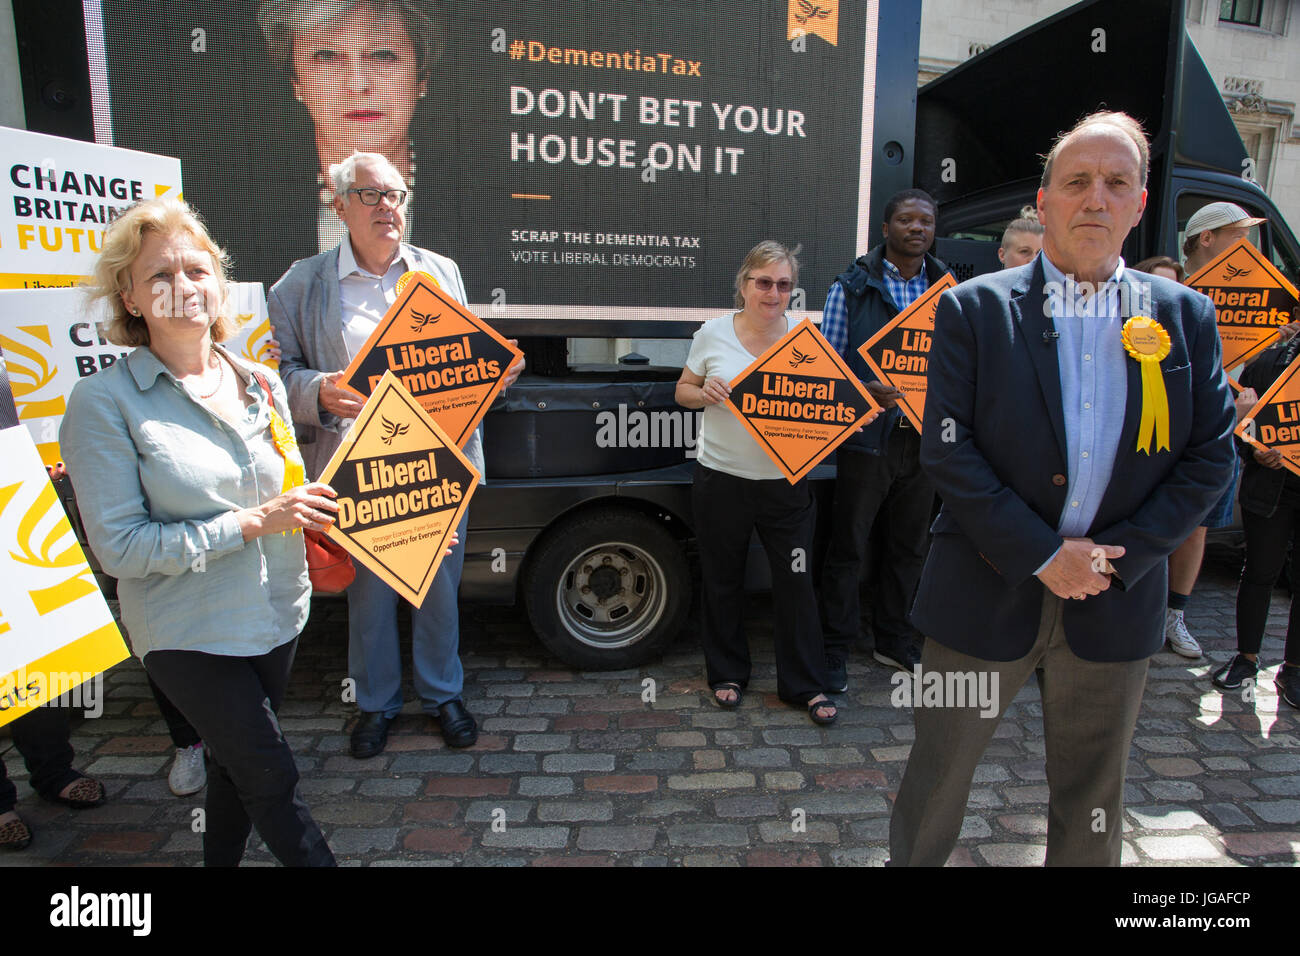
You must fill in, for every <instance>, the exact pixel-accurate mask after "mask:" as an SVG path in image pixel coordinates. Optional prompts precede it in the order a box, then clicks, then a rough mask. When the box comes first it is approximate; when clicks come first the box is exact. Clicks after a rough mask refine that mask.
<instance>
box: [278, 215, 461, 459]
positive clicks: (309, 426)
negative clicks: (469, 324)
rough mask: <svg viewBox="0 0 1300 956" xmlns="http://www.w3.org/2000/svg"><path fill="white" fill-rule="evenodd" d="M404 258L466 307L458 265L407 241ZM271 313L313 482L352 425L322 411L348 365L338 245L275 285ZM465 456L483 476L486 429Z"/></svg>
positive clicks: (301, 263) (282, 373)
mask: <svg viewBox="0 0 1300 956" xmlns="http://www.w3.org/2000/svg"><path fill="white" fill-rule="evenodd" d="M345 241H346V240H345ZM401 254H402V256H403V257H405V259H406V261H407V262H409V263H413V264H414V266H413V267H414V269H415V270H416V271H421V272H428V273H430V274H431V275H432V276H434V277H435V278H436V279H437V280H438V282H439V283H440V284H441V285H442V287H443V289H445V290H446V291H447V292H449V293H450V294H451V295H452V296H453V297H454V298H455V299H456V301H458V302H460V303H461V304H462V305H463V304H465V283H464V282H463V281H462V279H461V277H460V268H459V267H458V266H457V265H456V263H455V262H453V261H452V260H451V259H448V258H447V257H446V256H440V255H438V254H437V253H434V252H429V251H427V250H425V249H418V248H416V247H415V246H409V245H407V244H406V243H402V250H401ZM267 311H268V312H269V314H270V317H271V325H272V327H273V328H274V330H275V337H276V339H278V340H279V342H280V379H281V380H282V381H283V382H284V387H285V390H286V391H287V392H288V393H289V410H290V412H292V413H293V422H294V425H295V427H296V429H297V432H298V445H299V448H300V449H301V450H302V458H303V461H304V462H305V463H306V466H307V476H308V477H309V478H310V479H312V480H315V479H316V478H318V477H319V476H320V473H321V471H322V470H323V469H324V468H325V466H326V465H327V464H328V463H329V460H330V457H331V456H332V455H333V454H334V451H335V449H337V448H338V446H339V443H340V441H342V438H343V433H344V432H345V431H346V429H347V427H348V426H349V425H350V421H348V420H344V419H340V418H339V417H338V416H337V415H333V414H331V413H330V412H327V411H325V410H324V409H323V408H321V407H320V383H321V381H322V380H323V379H324V378H325V377H326V376H327V375H330V374H332V373H334V372H337V371H338V370H339V369H342V368H346V367H347V364H348V352H347V346H346V345H344V341H343V311H342V307H341V305H340V299H339V250H338V247H337V246H335V247H334V248H333V249H331V250H330V251H329V252H322V253H321V254H320V255H316V256H312V257H311V258H310V259H299V260H298V261H297V262H295V263H294V264H293V265H292V266H290V267H289V271H288V272H286V273H285V274H284V275H283V276H281V277H280V281H279V282H277V283H276V284H275V285H273V286H271V292H270V294H269V295H268V296H267ZM464 452H465V457H466V458H468V459H469V460H470V461H471V462H473V464H474V467H475V468H477V469H478V470H479V474H483V429H482V426H480V427H479V428H477V429H475V431H474V434H473V435H471V436H470V439H469V441H468V442H467V443H466V445H465V448H464ZM484 477H486V475H485V476H484Z"/></svg>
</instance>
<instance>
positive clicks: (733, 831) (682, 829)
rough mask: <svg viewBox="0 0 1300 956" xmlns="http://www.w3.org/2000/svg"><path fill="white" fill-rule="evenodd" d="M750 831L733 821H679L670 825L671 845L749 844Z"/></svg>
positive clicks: (669, 841)
mask: <svg viewBox="0 0 1300 956" xmlns="http://www.w3.org/2000/svg"><path fill="white" fill-rule="evenodd" d="M749 842H750V841H749V832H748V830H746V828H745V827H743V826H740V825H738V824H731V823H678V824H674V825H673V826H670V827H668V843H669V845H670V846H692V847H693V846H748V845H749Z"/></svg>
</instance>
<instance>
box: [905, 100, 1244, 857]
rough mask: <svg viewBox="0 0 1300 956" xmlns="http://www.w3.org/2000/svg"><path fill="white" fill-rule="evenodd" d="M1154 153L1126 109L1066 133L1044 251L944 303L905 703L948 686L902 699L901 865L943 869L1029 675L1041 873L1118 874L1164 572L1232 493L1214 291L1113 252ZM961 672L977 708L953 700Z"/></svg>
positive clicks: (1049, 166) (1045, 198)
mask: <svg viewBox="0 0 1300 956" xmlns="http://www.w3.org/2000/svg"><path fill="white" fill-rule="evenodd" d="M1147 161H1148V147H1147V141H1146V137H1145V134H1144V133H1143V132H1142V130H1141V127H1140V126H1139V125H1138V124H1137V123H1136V122H1135V121H1134V120H1132V119H1131V118H1130V117H1128V116H1126V115H1124V114H1122V113H1097V114H1093V115H1092V116H1089V117H1086V118H1085V119H1083V120H1081V121H1080V123H1079V124H1078V125H1077V126H1076V127H1075V128H1074V129H1073V130H1071V131H1070V132H1069V133H1066V134H1064V135H1063V136H1062V137H1060V138H1059V139H1058V140H1057V142H1056V144H1055V145H1054V146H1053V148H1052V151H1051V152H1050V153H1049V155H1048V157H1047V160H1046V162H1045V164H1044V170H1043V178H1042V186H1041V188H1040V189H1039V192H1038V211H1039V218H1040V219H1041V221H1042V223H1043V225H1044V228H1045V234H1044V241H1043V251H1042V253H1041V255H1039V256H1038V257H1037V258H1035V260H1034V261H1033V262H1032V263H1030V264H1029V265H1027V266H1022V267H1020V268H1018V269H1010V270H1006V271H1004V272H998V273H992V274H989V275H985V276H980V277H978V278H976V279H972V280H970V281H968V282H964V283H962V284H961V285H959V286H957V287H956V288H955V289H952V290H950V291H949V292H947V293H945V294H944V296H943V299H942V301H941V302H940V305H939V308H938V312H937V314H936V317H935V332H934V345H933V348H932V350H931V352H930V364H929V390H928V394H927V397H926V406H925V422H924V425H925V427H924V430H923V434H922V446H921V464H922V466H923V467H924V468H925V470H926V471H927V473H928V474H929V475H930V477H931V479H932V480H933V481H934V484H935V487H936V489H937V491H938V493H939V496H940V497H941V498H942V500H943V509H942V511H941V512H940V514H939V516H938V518H937V519H936V520H935V522H934V526H933V528H932V531H933V533H934V539H933V543H932V546H931V549H930V553H929V556H928V558H927V561H926V565H925V570H924V572H923V574H922V578H921V583H920V586H919V588H918V592H917V597H916V602H915V606H914V607H913V611H912V621H913V623H914V624H915V625H916V627H917V628H918V629H919V630H920V632H921V633H922V634H924V635H925V636H926V643H925V648H924V651H923V654H922V662H921V674H920V675H917V681H916V682H917V685H918V690H919V689H920V685H922V684H926V683H933V678H932V679H931V680H930V681H928V682H927V681H926V678H925V674H926V673H927V672H938V674H941V675H942V676H943V678H944V680H943V683H942V684H941V685H939V686H941V687H943V688H946V689H947V693H946V694H945V693H943V692H941V693H939V694H938V696H937V697H936V696H932V695H924V700H925V703H924V704H922V703H921V699H922V697H923V695H921V694H917V695H914V697H915V698H916V703H915V710H914V715H915V721H916V737H915V742H914V744H913V746H912V750H911V754H910V756H909V759H908V765H907V769H906V771H905V773H904V777H903V782H902V785H901V787H900V789H899V794H898V799H897V802H896V803H895V807H894V813H893V818H892V820H891V823H890V849H891V862H892V863H893V864H894V865H913V866H924V865H932V866H941V865H943V863H944V862H945V861H946V860H947V858H948V854H949V853H950V851H951V850H952V847H953V845H954V843H955V842H956V839H957V835H958V833H959V831H960V829H961V823H962V817H963V815H964V813H965V807H966V801H967V798H968V796H969V793H970V784H971V779H972V776H973V773H974V770H975V767H976V765H977V764H978V763H979V761H980V758H981V756H982V755H983V753H984V750H985V748H986V747H987V745H988V742H989V740H990V739H991V738H992V736H993V732H994V730H995V729H996V727H997V723H998V720H1000V718H1001V715H1002V713H1003V712H1004V711H1005V709H1006V707H1007V705H1008V704H1009V703H1010V702H1011V700H1012V699H1013V698H1014V697H1015V696H1016V693H1017V691H1018V690H1019V689H1020V687H1021V686H1022V685H1023V684H1024V683H1025V681H1027V680H1028V679H1029V676H1030V675H1031V674H1032V673H1034V672H1037V673H1038V679H1039V687H1040V690H1041V693H1042V700H1043V724H1044V735H1045V738H1046V745H1047V780H1048V787H1049V791H1050V796H1049V805H1048V830H1047V856H1046V860H1047V863H1048V864H1049V865H1051V864H1066V865H1118V863H1119V861H1120V852H1121V846H1122V844H1121V840H1120V834H1121V831H1122V826H1123V824H1122V820H1121V814H1122V812H1123V805H1122V793H1123V787H1124V772H1125V766H1126V761H1127V758H1128V751H1129V744H1130V742H1131V739H1132V736H1133V728H1134V725H1135V723H1136V720H1137V714H1138V709H1139V706H1140V704H1141V699H1142V690H1143V687H1144V685H1145V682H1146V668H1147V659H1148V658H1149V657H1150V656H1151V655H1152V654H1154V653H1155V652H1156V651H1158V650H1159V649H1160V647H1161V644H1162V641H1163V636H1164V607H1165V599H1166V588H1167V583H1166V578H1167V575H1166V558H1167V557H1168V555H1169V553H1170V552H1171V551H1173V550H1174V548H1176V547H1177V546H1178V544H1179V543H1180V542H1181V541H1183V540H1184V538H1185V537H1186V536H1187V534H1188V533H1190V531H1191V530H1192V529H1193V528H1195V527H1196V526H1197V525H1198V524H1199V523H1200V522H1201V520H1202V519H1203V518H1204V517H1205V515H1206V514H1207V513H1208V511H1209V509H1210V507H1211V506H1212V505H1213V504H1214V503H1215V501H1216V500H1217V499H1218V497H1219V496H1220V495H1222V493H1223V491H1224V489H1225V488H1226V487H1227V484H1228V481H1229V479H1230V477H1231V474H1232V458H1233V455H1234V450H1233V445H1232V438H1231V434H1232V428H1233V426H1234V424H1235V421H1236V419H1235V415H1234V411H1233V404H1232V396H1231V392H1230V391H1229V387H1228V384H1227V377H1226V375H1225V374H1224V372H1223V369H1222V358H1221V348H1220V344H1219V337H1218V333H1217V330H1216V329H1215V315H1214V307H1213V305H1212V304H1211V302H1210V300H1209V299H1208V298H1206V297H1205V296H1203V295H1201V294H1200V293H1197V292H1193V291H1191V290H1189V289H1187V288H1185V287H1183V286H1181V285H1179V284H1178V283H1175V282H1172V281H1169V280H1165V279H1161V278H1158V277H1152V276H1147V275H1143V274H1140V273H1130V272H1128V271H1127V270H1126V269H1125V268H1124V265H1123V260H1122V259H1121V258H1120V249H1121V247H1122V245H1123V242H1124V238H1125V237H1126V236H1127V235H1128V233H1129V231H1130V230H1131V229H1132V228H1133V227H1134V226H1135V225H1136V224H1137V222H1138V220H1139V219H1140V218H1141V215H1142V211H1143V209H1144V208H1145V205H1146V189H1145V184H1146V172H1147ZM1137 317H1145V318H1144V319H1143V318H1137ZM1148 320H1154V322H1155V323H1157V324H1158V326H1159V329H1160V330H1163V332H1160V331H1151V330H1150V325H1149V322H1148ZM1126 323H1127V324H1126ZM1142 326H1147V331H1145V332H1143V331H1142V328H1141V327H1142ZM1165 337H1167V350H1166V339H1165ZM1144 369H1145V371H1144ZM1144 377H1146V379H1147V382H1148V385H1147V387H1146V389H1145V390H1144V384H1143V383H1144ZM1157 384H1159V385H1162V386H1163V389H1161V388H1156V387H1154V386H1156V385H1157ZM1165 409H1167V414H1165V413H1164V412H1165ZM1144 419H1145V420H1144ZM1164 421H1167V427H1162V425H1163V422H1164ZM963 679H964V680H965V683H964V684H963ZM978 682H982V683H979V686H982V687H988V686H991V687H992V688H993V691H994V694H993V696H994V697H995V698H996V700H995V703H994V705H993V706H992V707H988V706H982V705H981V704H980V703H979V702H976V701H973V700H962V699H961V697H962V695H960V694H954V693H953V689H954V688H961V687H963V686H975V683H978ZM981 696H983V695H981ZM963 705H969V706H963ZM995 711H996V713H994V712H995Z"/></svg>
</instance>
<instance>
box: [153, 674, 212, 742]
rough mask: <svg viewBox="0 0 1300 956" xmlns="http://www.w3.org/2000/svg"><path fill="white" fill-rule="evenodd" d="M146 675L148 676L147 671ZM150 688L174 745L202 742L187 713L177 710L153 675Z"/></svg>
mask: <svg viewBox="0 0 1300 956" xmlns="http://www.w3.org/2000/svg"><path fill="white" fill-rule="evenodd" d="M145 676H146V677H147V676H148V672H146V674H145ZM149 689H150V690H151V691H153V699H154V703H156V704H157V705H158V712H159V713H160V714H162V719H163V720H164V721H165V722H166V724H167V733H168V734H169V735H170V736H171V738H172V745H173V746H175V747H193V746H194V745H195V744H197V743H200V742H201V738H200V737H199V732H198V731H197V730H195V729H194V728H193V727H191V726H190V722H189V721H188V720H186V719H185V715H184V714H182V713H181V712H180V711H179V710H177V708H176V705H175V704H173V703H172V702H171V701H170V700H169V699H168V698H167V695H166V694H164V693H163V692H162V688H161V687H159V686H158V685H157V684H156V683H155V682H154V679H153V678H152V677H150V678H149Z"/></svg>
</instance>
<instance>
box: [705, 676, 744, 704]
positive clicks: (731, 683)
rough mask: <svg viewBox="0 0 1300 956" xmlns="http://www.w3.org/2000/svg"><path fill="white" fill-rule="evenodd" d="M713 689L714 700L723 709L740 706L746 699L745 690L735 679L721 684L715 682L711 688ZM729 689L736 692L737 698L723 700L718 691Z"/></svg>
mask: <svg viewBox="0 0 1300 956" xmlns="http://www.w3.org/2000/svg"><path fill="white" fill-rule="evenodd" d="M710 690H712V691H713V702H714V703H715V704H717V705H718V706H719V707H721V708H722V709H723V710H735V709H736V708H737V707H739V706H740V702H741V701H742V700H744V699H745V692H744V691H743V690H741V688H740V685H739V684H737V683H736V682H735V681H723V682H722V683H721V684H714V685H713V687H711V688H710ZM720 690H729V691H733V692H735V695H736V699H735V700H723V699H722V698H721V697H719V696H718V691H720Z"/></svg>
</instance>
